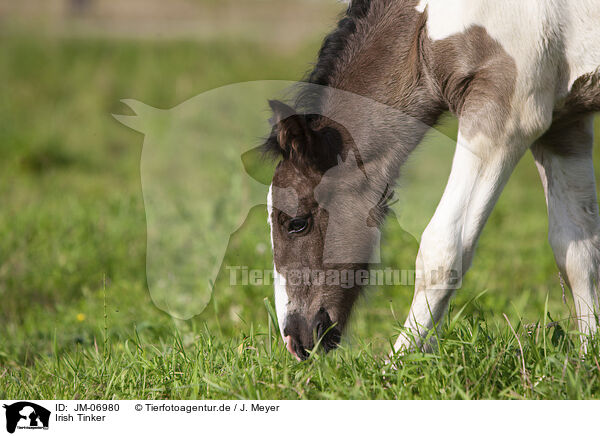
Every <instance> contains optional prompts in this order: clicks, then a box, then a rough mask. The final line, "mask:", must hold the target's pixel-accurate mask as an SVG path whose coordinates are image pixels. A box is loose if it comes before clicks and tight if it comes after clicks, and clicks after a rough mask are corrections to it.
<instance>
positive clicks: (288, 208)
mask: <svg viewBox="0 0 600 436" xmlns="http://www.w3.org/2000/svg"><path fill="white" fill-rule="evenodd" d="M599 20H600V1H598V0H553V1H539V0H505V1H502V2H499V1H497V0H429V1H425V0H423V1H421V2H418V1H417V0H354V1H353V2H352V3H351V4H350V5H349V7H348V10H347V12H346V15H345V17H344V18H343V19H342V20H341V21H340V22H339V24H338V27H337V29H336V30H334V31H333V32H332V33H331V34H330V35H329V36H328V37H327V38H326V39H325V42H324V43H323V46H322V48H321V51H320V53H319V58H318V61H317V63H316V66H315V68H314V70H313V72H312V73H311V74H310V76H309V78H308V80H307V82H308V83H307V84H306V85H304V86H305V89H300V91H299V93H298V97H297V100H296V102H295V108H292V107H290V106H287V105H285V104H283V103H280V102H271V107H272V108H273V111H274V122H275V123H274V127H273V131H272V133H271V136H270V137H269V139H268V140H267V143H266V147H267V149H269V150H270V151H272V152H274V153H276V154H277V155H279V156H281V158H282V159H281V161H280V163H279V164H278V166H277V169H276V171H275V175H274V178H273V183H272V185H271V189H270V190H269V198H268V208H269V222H270V224H271V237H272V243H273V252H274V267H275V275H276V278H277V280H276V286H275V298H276V306H277V314H278V317H279V323H280V329H281V333H282V336H283V337H284V340H285V341H286V344H287V347H288V349H289V350H290V352H291V353H292V354H294V355H295V356H296V357H297V358H299V359H304V358H306V357H307V356H308V353H307V349H311V348H312V347H313V346H314V344H315V340H316V339H320V340H321V344H322V345H323V346H324V348H325V349H326V350H329V349H332V348H334V347H335V346H336V345H337V344H338V342H339V340H340V336H341V333H342V331H343V329H344V326H345V325H346V322H347V320H348V317H349V314H350V311H351V308H352V306H353V304H354V302H355V300H356V297H357V295H358V294H359V291H360V287H361V285H360V283H354V282H353V284H352V285H351V286H342V285H340V283H339V282H336V281H335V280H332V281H330V282H329V281H327V280H325V281H323V280H317V281H313V282H307V281H305V280H291V277H292V275H293V274H294V272H297V271H298V270H309V271H315V270H319V271H327V272H331V271H334V272H337V273H340V274H342V273H343V272H348V271H350V272H351V273H362V272H363V270H365V269H366V265H367V264H368V260H367V259H366V258H367V257H368V256H366V255H365V254H369V253H371V252H372V251H373V247H374V246H375V245H376V243H377V241H376V237H375V236H373V232H372V231H365V229H373V228H375V229H376V228H377V226H378V225H380V224H381V222H382V221H383V216H384V215H385V210H386V207H385V204H386V200H387V199H388V197H389V195H388V192H389V190H388V188H389V187H390V186H393V184H394V182H395V180H396V178H397V177H398V174H399V170H400V167H401V165H402V164H403V163H404V162H405V160H406V158H407V156H408V154H409V153H410V152H411V151H412V150H413V149H414V148H415V147H416V146H417V145H418V144H419V142H420V141H421V140H422V138H423V136H424V135H425V133H426V132H427V129H428V127H429V126H432V125H434V124H435V123H436V121H437V119H438V118H439V116H440V115H441V114H442V113H443V112H444V111H446V110H450V111H451V112H452V113H453V114H454V115H456V116H457V117H458V119H459V134H458V140H457V146H456V152H455V156H454V160H453V162H452V171H451V174H450V177H449V180H448V184H447V187H446V190H445V191H444V194H443V197H442V199H441V201H440V203H439V206H438V207H437V210H436V212H435V214H434V216H433V218H432V219H431V221H430V223H429V225H428V226H427V228H426V230H425V231H424V233H423V235H422V239H421V244H420V248H419V252H418V256H417V265H416V270H417V280H416V283H415V293H414V298H413V302H412V306H411V308H410V313H409V315H408V318H407V320H406V323H405V327H406V333H403V334H401V335H400V337H399V338H398V340H397V342H396V345H395V350H396V351H401V350H403V349H407V348H415V347H416V348H421V349H428V348H430V346H431V344H430V343H429V342H428V341H425V338H426V336H427V334H428V332H429V331H430V330H431V329H432V328H434V327H435V326H436V325H438V323H439V322H440V320H441V319H442V317H443V315H444V313H445V311H446V310H447V307H448V302H449V301H450V298H451V297H452V295H453V293H454V290H455V289H456V288H457V286H458V285H459V284H460V280H461V279H462V276H463V275H464V274H465V272H466V271H467V270H468V268H469V266H470V265H471V261H472V259H473V254H474V250H475V246H476V243H477V240H478V238H479V235H480V233H481V231H482V228H483V226H484V225H485V223H486V221H487V219H488V217H489V215H490V212H491V211H492V208H493V207H494V204H495V203H496V201H497V199H498V197H499V195H500V193H501V191H502V189H503V188H504V186H505V184H506V182H507V180H508V178H509V177H510V175H511V173H512V171H513V169H514V168H515V166H516V164H517V162H519V160H520V159H521V157H522V156H523V155H524V154H525V152H527V150H531V151H532V153H533V155H534V157H535V161H536V164H537V167H538V170H539V173H540V176H541V179H542V183H543V186H544V190H545V194H546V202H547V206H548V218H549V239H550V243H551V245H552V249H553V251H554V255H555V258H556V262H557V265H558V268H559V270H560V272H561V273H562V275H563V277H564V278H565V279H566V281H567V284H568V285H569V287H570V289H571V290H572V294H573V298H574V301H575V307H576V310H577V319H578V326H579V329H580V331H581V332H582V333H593V332H595V331H596V330H597V327H598V319H597V317H596V311H597V310H598V278H599V277H598V276H599V266H600V265H599V264H600V232H599V231H600V219H599V215H598V203H597V199H596V186H595V179H594V171H593V166H592V145H593V128H592V119H593V112H594V111H598V110H600V86H599V83H600V73H599V70H598V67H599V66H600V26H598V22H599ZM310 85H314V87H317V86H319V87H321V86H322V87H323V88H319V90H318V91H315V90H314V87H311V86H310ZM309 88H310V89H309ZM338 90H341V91H343V92H342V93H341V92H338ZM348 93H352V94H355V95H360V96H363V97H366V98H369V99H371V100H372V101H374V102H377V105H381V106H385V107H387V108H391V109H393V110H392V111H387V112H386V111H384V110H380V109H378V108H379V107H380V106H377V105H373V106H370V105H365V106H362V105H349V104H348V102H347V101H345V97H343V96H345V95H347V94H348ZM341 95H342V96H341ZM390 114H391V115H390ZM348 159H351V160H353V161H352V162H354V161H355V162H356V163H355V164H354V165H353V167H354V168H357V169H358V171H349V172H348V173H347V175H346V176H341V177H340V176H339V174H338V173H339V171H337V172H335V171H334V173H335V174H338V178H337V179H332V178H331V177H328V175H329V174H333V173H332V170H335V167H336V166H338V165H340V164H341V163H342V162H344V163H346V162H350V161H348ZM357 173H359V174H358V175H357ZM361 176H362V178H361ZM325 179H327V180H328V183H327V184H326V186H327V187H328V189H323V180H325ZM332 180H334V182H333V183H331V181H332ZM365 180H367V182H365ZM332 205H333V206H332ZM332 208H335V210H333V209H332ZM367 212H368V213H367ZM332 217H335V219H333V218H332ZM369 220H370V223H368V224H365V221H369ZM332 226H335V227H336V228H335V229H332ZM374 226H375V227H374ZM332 232H333V233H332ZM332 234H333V235H335V237H332V236H331V235H332ZM328 252H329V253H340V252H341V253H342V255H341V257H340V256H339V257H337V258H336V257H335V256H333V258H331V257H330V256H328V255H327V253H328Z"/></svg>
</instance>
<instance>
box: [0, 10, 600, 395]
mask: <svg viewBox="0 0 600 436" xmlns="http://www.w3.org/2000/svg"><path fill="white" fill-rule="evenodd" d="M342 8H343V6H342V5H340V4H338V3H337V2H335V1H334V0H314V1H310V0H243V1H231V0H195V1H194V0H175V1H169V2H164V1H160V0H128V1H116V0H71V1H66V0H45V1H42V0H39V1H34V0H27V1H19V2H13V1H8V0H3V1H2V2H1V3H0V89H1V91H0V173H1V176H0V199H1V205H0V301H1V304H0V375H3V374H7V371H12V370H15V369H17V368H21V367H27V366H31V365H35V362H36V360H37V359H39V358H40V356H50V355H56V353H58V354H60V353H63V352H69V351H73V350H76V349H79V348H78V347H84V348H85V347H88V348H94V347H97V346H98V344H99V343H101V342H102V341H103V340H109V341H111V343H113V344H116V345H118V344H119V343H122V342H124V341H125V340H126V339H127V338H129V337H131V335H133V334H134V332H135V334H139V335H143V337H144V338H145V340H146V341H148V342H150V343H152V342H153V341H154V342H158V341H160V340H161V338H164V337H165V336H166V335H169V334H171V332H172V329H173V328H174V326H176V327H177V329H178V330H179V331H181V332H182V335H183V342H184V343H185V344H190V343H193V342H194V340H195V338H196V334H197V332H198V330H199V329H200V330H201V329H207V330H208V331H210V332H211V333H212V334H215V335H217V336H219V337H222V338H238V337H240V334H242V335H243V334H244V333H241V332H248V331H251V330H254V329H257V330H260V329H261V328H262V329H263V330H264V329H265V326H266V325H267V322H268V316H267V311H266V309H265V305H264V304H263V299H264V298H265V297H269V298H271V297H272V289H271V287H269V286H230V285H229V283H228V280H227V279H228V277H227V274H226V273H225V272H224V273H223V274H222V275H221V277H220V279H219V280H218V281H217V284H216V287H215V291H214V294H213V296H212V300H211V301H210V303H209V306H208V308H207V309H206V310H205V311H204V312H203V313H202V314H200V315H199V316H197V317H196V318H194V319H193V320H191V321H188V322H176V321H174V320H173V319H171V318H170V317H169V316H168V315H166V314H165V313H163V312H162V311H160V310H158V309H157V308H155V306H154V305H153V304H152V302H151V300H150V298H149V293H148V289H147V285H146V276H145V254H146V223H145V214H144V204H143V201H142V190H141V182H140V173H139V165H140V153H141V149H142V143H143V136H142V135H141V134H139V133H136V132H134V131H132V130H130V129H128V128H126V127H124V126H123V125H121V124H119V123H118V122H117V121H116V120H115V119H114V118H113V117H112V116H111V114H112V113H120V114H129V113H130V110H129V109H128V108H127V107H126V106H124V105H123V104H122V103H120V100H121V99H123V98H133V99H136V100H140V101H143V102H144V103H146V104H148V105H151V106H154V107H157V108H170V107H173V106H176V105H178V104H179V103H181V102H183V101H184V100H186V99H188V98H191V97H193V96H195V95H198V94H200V93H202V92H204V91H207V90H209V89H212V88H215V87H218V86H222V85H226V84H230V83H235V82H241V81H249V80H264V79H279V80H298V79H300V78H302V77H303V75H304V73H305V72H306V71H307V70H308V69H309V68H310V65H311V62H313V61H314V60H315V57H316V53H317V50H318V48H319V45H320V42H321V40H322V37H323V36H324V35H325V34H326V32H327V31H328V30H329V29H331V27H332V26H333V25H334V23H335V22H336V18H337V16H338V14H339V13H340V12H341V11H342ZM440 130H441V131H443V132H444V133H445V134H447V135H448V136H450V137H455V131H456V123H455V120H454V119H452V118H451V117H447V118H446V119H445V120H444V121H443V123H442V125H441V127H440ZM265 133H267V132H265ZM215 146H218V144H216V145H215ZM452 151H453V150H452V149H451V147H439V146H436V145H435V144H432V145H426V146H424V147H423V148H422V149H420V150H419V151H418V152H417V153H416V154H415V156H414V158H413V159H412V160H411V161H410V162H409V164H408V165H407V168H406V170H405V173H404V176H403V179H402V182H401V185H402V186H404V187H405V189H406V190H407V191H409V193H408V194H406V195H407V196H409V197H410V198H413V199H415V200H414V201H413V202H409V203H407V204H406V205H404V206H402V207H404V208H417V209H418V210H420V211H422V215H423V217H424V219H425V218H426V217H427V216H428V215H430V214H431V213H432V212H433V208H434V207H435V202H433V201H430V200H431V198H433V199H435V198H439V196H441V192H442V191H441V190H442V188H443V185H442V184H440V183H439V182H436V183H433V184H430V183H429V180H430V178H433V179H434V180H436V181H439V180H443V179H444V176H445V175H446V174H447V173H448V171H449V167H450V159H451V156H452ZM596 162H598V161H597V160H596ZM216 171H218V169H216ZM411 189H412V191H411ZM401 196H402V195H401ZM419 198H421V199H422V198H427V199H428V201H427V204H423V205H421V204H419V203H418V199H419ZM424 224H426V221H423V225H424ZM546 232H547V220H546V210H545V203H544V198H543V192H542V188H541V184H540V182H539V178H538V175H537V172H536V170H535V166H534V164H533V161H532V158H531V156H529V155H527V156H526V157H525V158H524V159H523V161H522V162H521V164H520V165H519V167H518V169H517V171H516V174H515V175H514V177H513V178H512V179H511V181H510V182H509V184H508V187H507V188H506V191H505V192H504V194H503V195H502V197H501V199H500V202H499V204H498V207H496V209H495V211H494V213H493V215H492V217H491V219H490V221H489V224H488V225H487V227H486V229H485V231H484V233H483V236H482V239H481V243H480V245H479V249H478V253H477V256H476V258H475V262H474V265H473V268H472V270H471V272H470V273H469V274H468V276H467V278H466V280H465V281H464V284H463V289H461V290H460V291H459V292H458V293H457V298H456V300H455V303H454V305H453V307H456V306H460V305H462V304H464V303H465V302H467V301H469V300H470V299H472V298H473V297H474V296H475V295H477V294H479V293H480V292H481V291H483V290H487V293H486V294H485V295H483V296H482V297H481V298H480V299H479V300H478V302H477V303H476V304H473V305H470V306H468V308H467V310H466V311H465V316H467V317H469V316H474V315H475V312H477V313H478V314H481V315H483V316H485V317H486V318H487V319H488V320H490V322H494V321H497V322H498V323H501V322H504V321H503V318H502V313H507V314H508V315H509V317H518V318H519V319H522V321H523V323H529V322H535V321H537V320H539V319H540V318H541V317H542V316H543V313H544V306H545V302H546V297H547V296H549V305H548V309H549V311H550V313H551V314H552V318H553V319H555V320H565V319H566V318H568V316H569V314H570V313H571V306H572V304H571V302H570V296H569V295H568V294H567V303H566V304H565V303H563V301H562V298H561V294H562V290H561V286H560V282H559V279H558V275H557V269H556V267H555V265H554V260H553V256H552V252H551V250H550V247H549V245H548V243H547V236H546ZM383 246H384V249H383V250H384V253H383V254H384V259H385V263H386V265H389V266H396V267H398V266H400V267H401V268H412V263H413V262H414V258H415V255H416V251H417V241H416V240H415V238H413V237H411V236H410V235H409V234H407V233H406V232H404V231H402V230H401V229H400V228H399V226H398V224H397V222H396V221H395V220H394V219H393V217H392V218H390V220H388V224H387V225H386V228H385V231H384V239H383ZM226 263H228V264H236V265H240V264H247V265H250V266H251V267H252V268H259V269H270V268H271V265H272V259H271V252H270V243H269V233H268V228H267V224H266V208H265V207H264V206H257V207H255V208H254V209H253V210H252V211H251V213H250V215H249V218H248V220H247V222H246V223H245V225H244V226H243V227H242V229H240V231H238V232H237V233H236V234H235V235H234V237H233V238H232V240H231V241H230V245H229V249H228V252H227V257H226ZM411 297H412V289H411V288H410V287H398V288H393V287H383V288H377V289H368V290H367V291H366V292H365V297H364V298H363V299H362V301H361V302H360V303H359V304H360V307H359V308H358V310H357V311H356V314H355V317H354V320H353V322H352V325H351V327H350V336H349V339H348V341H349V344H350V345H351V344H352V343H353V340H354V339H353V338H355V337H361V338H363V341H368V342H370V343H372V345H373V348H374V349H375V350H376V351H377V352H380V353H382V354H383V353H384V352H385V351H386V350H387V347H388V346H389V341H390V340H392V338H393V337H394V334H395V333H394V326H395V325H397V324H398V323H401V322H403V318H404V317H405V316H406V313H407V310H408V306H409V304H410V299H411ZM105 334H106V335H107V339H104V335H105ZM118 348H119V347H118V346H117V347H116V349H118ZM3 371H4V372H3ZM15 380H16V379H15ZM0 394H1V392H0Z"/></svg>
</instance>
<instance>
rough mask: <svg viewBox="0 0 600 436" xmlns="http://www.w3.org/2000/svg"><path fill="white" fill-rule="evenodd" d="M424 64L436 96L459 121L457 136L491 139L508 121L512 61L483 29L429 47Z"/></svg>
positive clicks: (513, 76) (514, 74)
mask: <svg viewBox="0 0 600 436" xmlns="http://www.w3.org/2000/svg"><path fill="white" fill-rule="evenodd" d="M426 62H427V65H428V69H429V71H430V72H431V75H432V76H433V79H434V84H435V86H436V91H437V92H438V93H439V94H440V96H441V98H442V99H443V101H444V102H445V103H446V104H447V105H448V108H449V109H450V111H451V112H452V113H454V114H455V115H456V116H457V117H459V118H460V120H461V133H462V134H463V135H465V136H470V135H473V134H475V133H476V132H478V131H483V132H484V133H486V134H487V135H488V136H490V137H495V136H496V135H498V134H499V133H500V132H502V131H503V130H504V127H505V124H506V121H507V120H508V118H509V116H510V108H511V99H512V97H513V94H514V91H515V84H516V80H517V66H516V63H515V61H514V59H513V58H512V57H511V56H510V55H509V54H508V53H507V52H506V51H505V50H504V49H503V48H502V46H501V45H500V44H499V43H498V42H497V41H495V40H494V39H493V38H492V37H490V36H489V35H488V33H487V31H486V30H485V29H484V28H483V27H481V26H471V27H469V28H468V29H467V30H466V31H465V32H463V33H460V34H456V35H452V36H449V37H448V38H445V39H442V40H439V41H429V44H428V51H427V57H426Z"/></svg>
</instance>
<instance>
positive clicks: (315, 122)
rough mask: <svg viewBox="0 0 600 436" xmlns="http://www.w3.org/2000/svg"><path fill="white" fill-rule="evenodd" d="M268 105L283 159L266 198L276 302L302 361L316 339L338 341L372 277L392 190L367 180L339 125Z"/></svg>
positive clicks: (329, 344) (276, 149)
mask: <svg viewBox="0 0 600 436" xmlns="http://www.w3.org/2000/svg"><path fill="white" fill-rule="evenodd" d="M270 104H271V108H272V109H273V112H274V118H273V120H274V127H273V130H272V132H271V135H270V137H269V138H268V140H267V142H266V148H267V150H268V151H269V152H272V153H275V154H276V155H277V156H279V157H280V158H281V160H280V162H279V164H278V165H277V168H276V170H275V174H274V177H273V182H272V185H271V188H270V190H269V198H268V209H269V211H268V213H269V223H270V225H271V239H272V244H273V256H274V267H275V302H276V308H277V316H278V318H279V327H280V331H281V334H282V336H283V338H284V341H285V342H286V344H287V348H288V350H289V351H290V352H291V353H292V354H294V355H295V356H296V357H297V358H298V359H300V360H303V359H305V358H307V357H308V355H309V353H308V351H309V350H311V349H313V347H314V346H315V345H316V344H321V345H322V346H323V348H324V349H325V350H326V351H329V350H331V349H333V348H335V347H336V346H337V345H338V343H339V341H340V338H341V334H342V331H343V329H344V327H345V325H346V323H347V321H348V317H349V315H350V312H351V309H352V306H353V304H354V302H355V301H356V299H357V297H358V295H359V291H360V288H361V282H364V281H365V280H368V271H367V266H368V263H369V259H370V256H371V254H372V251H373V248H374V246H375V245H376V244H377V243H378V241H379V238H378V236H379V231H378V225H379V224H380V222H381V221H382V220H383V217H384V215H385V209H386V208H385V203H386V201H385V200H387V196H386V195H384V196H383V197H382V195H381V192H380V193H379V194H378V193H377V190H374V189H373V186H372V185H371V184H370V183H369V179H368V177H367V175H366V173H365V171H364V167H363V165H362V162H361V160H360V155H359V154H358V152H357V149H356V147H355V145H354V142H353V141H352V138H351V137H350V135H349V134H348V131H347V130H346V129H344V128H343V127H342V126H341V125H339V124H337V123H335V122H334V121H332V120H330V119H328V118H326V117H323V116H313V115H304V114H298V113H296V112H295V110H294V109H292V108H291V107H289V106H287V105H285V104H283V103H281V102H277V101H272V102H270ZM382 200H383V201H382Z"/></svg>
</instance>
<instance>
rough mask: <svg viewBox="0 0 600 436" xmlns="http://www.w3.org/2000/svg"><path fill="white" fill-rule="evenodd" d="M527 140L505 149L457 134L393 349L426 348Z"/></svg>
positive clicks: (469, 261)
mask: <svg viewBox="0 0 600 436" xmlns="http://www.w3.org/2000/svg"><path fill="white" fill-rule="evenodd" d="M527 147H528V144H525V142H523V144H512V145H511V146H510V147H503V146H499V145H497V144H494V142H493V141H491V140H490V139H488V138H485V137H482V136H481V135H478V136H477V137H476V138H475V139H471V140H467V139H466V138H464V137H463V136H462V135H460V134H459V137H458V143H457V146H456V152H455V155H454V160H453V163H452V171H451V173H450V178H449V180H448V184H447V186H446V189H445V191H444V194H443V196H442V199H441V201H440V204H439V205H438V207H437V209H436V212H435V214H434V216H433V218H432V219H431V222H430V223H429V225H428V226H427V228H426V229H425V231H424V233H423V236H422V239H421V245H420V247H419V253H418V255H417V278H416V283H415V294H414V297H413V302H412V305H411V308H410V312H409V315H408V318H407V320H406V322H405V324H404V327H405V329H406V330H405V332H403V333H402V334H401V335H400V336H399V337H398V340H397V341H396V344H395V346H394V350H395V352H398V351H401V350H406V349H413V348H422V349H428V348H430V345H431V344H430V343H429V342H425V341H424V339H425V338H426V336H427V334H428V333H429V331H430V330H431V329H432V328H434V326H437V325H438V324H439V323H440V321H441V320H442V318H443V316H444V314H445V312H446V310H447V308H448V303H449V301H450V299H451V297H452V295H453V293H454V291H455V289H457V288H458V287H460V285H461V281H462V277H463V275H464V274H465V272H466V271H467V270H468V268H469V267H470V265H471V261H472V259H473V252H474V249H475V245H476V243H477V240H478V238H479V235H480V233H481V230H482V229H483V226H484V225H485V223H486V221H487V219H488V217H489V215H490V213H491V211H492V208H493V207H494V205H495V203H496V201H497V199H498V197H499V196H500V193H501V192H502V189H503V188H504V186H505V184H506V182H507V180H508V178H509V177H510V174H511V173H512V171H513V169H514V167H515V165H516V164H517V162H518V160H519V159H520V157H521V156H522V155H523V153H524V151H525V150H526V149H527Z"/></svg>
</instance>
